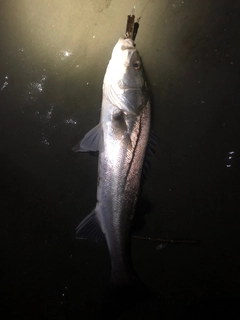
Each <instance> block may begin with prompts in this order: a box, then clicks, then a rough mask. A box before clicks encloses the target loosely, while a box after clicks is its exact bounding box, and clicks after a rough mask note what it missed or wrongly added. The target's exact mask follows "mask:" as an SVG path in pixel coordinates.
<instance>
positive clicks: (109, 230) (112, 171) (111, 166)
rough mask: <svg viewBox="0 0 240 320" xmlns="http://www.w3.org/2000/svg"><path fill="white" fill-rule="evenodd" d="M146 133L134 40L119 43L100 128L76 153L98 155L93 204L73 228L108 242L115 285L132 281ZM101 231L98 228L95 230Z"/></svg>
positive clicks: (146, 107)
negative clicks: (133, 232)
mask: <svg viewBox="0 0 240 320" xmlns="http://www.w3.org/2000/svg"><path fill="white" fill-rule="evenodd" d="M149 131H150V101H149V94H148V88H147V84H146V79H145V75H144V71H143V68H142V62H141V58H140V56H139V53H138V52H137V50H136V48H135V47H134V44H133V41H132V40H130V39H122V38H120V39H119V41H118V42H117V44H116V45H115V47H114V49H113V53H112V58H111V60H110V62H109V64H108V67H107V70H106V74H105V77H104V82H103V99H102V107H101V118H100V123H99V124H98V125H97V126H96V127H95V128H93V129H92V130H91V131H89V132H88V133H87V134H86V135H85V137H84V138H83V140H82V141H80V142H79V143H78V144H77V145H76V146H75V147H74V148H73V150H74V151H80V152H86V151H97V150H98V151H99V161H98V188H97V204H96V207H95V209H94V210H93V212H92V213H91V214H90V215H88V216H87V217H86V218H85V219H84V220H83V221H82V222H81V223H80V225H79V226H78V227H77V238H90V239H94V240H96V241H98V240H100V238H101V236H102V234H104V236H105V239H106V241H107V245H108V249H109V253H110V257H111V264H112V273H111V281H112V282H113V283H115V284H120V285H124V284H128V283H131V282H132V281H133V280H134V278H135V272H134V270H133V267H132V261H131V225H132V219H133V216H134V211H135V206H136V201H137V197H138V193H139V186H140V180H141V173H142V167H143V161H144V156H145V152H146V147H147V143H148V139H149ZM99 227H100V228H99Z"/></svg>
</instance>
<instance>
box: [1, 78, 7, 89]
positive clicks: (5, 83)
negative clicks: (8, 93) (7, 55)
mask: <svg viewBox="0 0 240 320" xmlns="http://www.w3.org/2000/svg"><path fill="white" fill-rule="evenodd" d="M7 85H8V76H5V81H4V83H3V86H2V87H1V90H3V89H4V88H6V86H7Z"/></svg>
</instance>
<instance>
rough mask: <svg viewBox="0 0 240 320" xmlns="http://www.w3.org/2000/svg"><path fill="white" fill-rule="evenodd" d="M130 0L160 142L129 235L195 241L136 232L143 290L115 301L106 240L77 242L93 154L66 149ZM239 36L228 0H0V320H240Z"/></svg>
mask: <svg viewBox="0 0 240 320" xmlns="http://www.w3.org/2000/svg"><path fill="white" fill-rule="evenodd" d="M146 4H147V6H146V7H145V5H146ZM133 5H136V6H137V7H136V17H138V16H139V15H140V14H141V12H142V10H143V9H144V7H145V9H144V10H143V12H142V18H141V21H140V28H139V33H138V35H137V40H136V44H137V48H138V50H139V52H140V54H141V56H142V58H143V63H144V66H145V70H146V74H147V77H148V81H149V85H150V87H151V91H152V96H153V99H152V100H153V101H152V102H153V121H152V122H153V123H152V126H153V130H154V132H155V134H156V135H157V136H158V138H159V141H158V144H157V146H156V155H155V157H153V158H152V161H151V162H152V168H151V172H150V176H149V178H148V180H147V181H146V183H145V185H144V195H145V196H146V197H147V199H148V200H149V201H150V203H151V213H149V214H148V215H147V216H146V225H145V226H144V228H143V229H142V230H140V231H139V234H141V235H145V236H150V237H160V238H165V239H193V240H199V241H200V244H198V245H190V244H178V245H170V244H169V245H168V246H166V247H165V248H163V249H162V250H156V246H157V243H156V244H152V243H149V242H144V241H141V240H133V242H132V244H133V246H132V254H133V262H134V266H135V269H136V270H137V272H138V274H139V275H140V277H141V279H142V280H143V281H144V283H145V284H146V285H147V286H148V287H149V289H150V290H151V291H152V292H153V296H152V298H151V299H148V300H144V299H143V301H141V303H132V304H129V305H127V306H125V304H124V302H123V301H121V303H119V304H118V303H117V302H116V301H114V302H113V300H114V297H112V299H113V300H111V299H110V298H109V297H108V298H106V290H107V289H106V288H107V285H108V279H109V275H110V261H109V257H108V253H107V249H106V248H105V247H99V246H97V245H95V244H92V243H88V242H84V241H76V240H75V238H74V236H75V231H74V230H75V227H76V225H77V224H78V223H79V222H80V221H81V220H82V219H83V218H84V217H85V216H86V215H87V214H88V213H90V212H91V210H92V209H93V208H94V206H95V201H96V179H97V158H94V157H91V156H89V155H88V154H74V153H73V152H72V151H71V148H72V146H73V145H74V144H76V143H77V142H78V141H79V140H80V138H81V137H82V136H83V135H84V134H85V133H86V132H87V131H88V130H89V129H91V128H92V127H93V126H94V125H96V124H97V123H98V120H99V112H100V106H101V86H102V79H103V76H104V73H105V69H106V66H107V63H108V60H109V59H110V55H111V51H112V48H113V46H114V44H115V43H116V42H117V40H118V38H119V37H120V36H123V35H124V31H125V23H126V16H127V14H129V13H130V12H131V9H132V7H133ZM239 39H240V5H239V2H238V1H229V0H222V1H214V0H213V1H211V0H206V1H201V0H192V1H190V0H184V1H178V0H177V1H176V0H173V1H167V0H165V1H161V2H160V1H149V2H147V1H138V2H137V3H135V2H131V1H110V0H109V1H76V0H75V1H74V0H72V1H70V0H68V1H30V0H19V1H13V0H9V1H0V40H1V42H0V88H1V90H0V186H1V190H0V191H1V210H0V212H1V224H0V234H1V242H0V244H1V274H0V277H1V278H0V281H1V283H0V293H1V298H0V299H1V303H2V312H3V311H6V312H7V313H6V315H7V316H5V319H8V318H12V317H15V318H16V319H78V318H79V319H100V318H101V317H102V318H103V319H107V317H108V316H109V315H110V316H109V318H110V319H114V318H118V319H205V318H206V316H207V315H208V316H210V317H212V319H238V318H239V312H238V314H237V316H236V317H235V316H234V312H235V311H239V308H238V305H239V302H240V299H239V298H240V297H239V294H240V290H239V285H240V272H239V271H240V258H239V250H240V243H239V231H240V230H239V229H240V194H239V193H240V183H239V160H240V156H239V154H240V153H239V152H240V144H239V143H240V141H239V140H240V139H239V138H240V134H239V122H240V81H239V77H240V65H239V64H240V63H239V57H240V41H239ZM67 52H68V53H67ZM149 208H150V207H149ZM149 208H148V209H149ZM115 307H116V308H115Z"/></svg>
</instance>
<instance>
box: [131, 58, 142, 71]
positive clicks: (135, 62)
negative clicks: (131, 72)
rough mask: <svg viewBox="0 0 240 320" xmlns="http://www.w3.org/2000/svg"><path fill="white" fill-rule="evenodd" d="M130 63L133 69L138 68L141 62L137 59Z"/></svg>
mask: <svg viewBox="0 0 240 320" xmlns="http://www.w3.org/2000/svg"><path fill="white" fill-rule="evenodd" d="M132 65H133V68H134V69H135V70H139V69H140V68H141V63H140V61H138V60H137V61H134V62H133V64H132Z"/></svg>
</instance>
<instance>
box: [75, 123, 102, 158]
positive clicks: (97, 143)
mask: <svg viewBox="0 0 240 320" xmlns="http://www.w3.org/2000/svg"><path fill="white" fill-rule="evenodd" d="M72 150H73V151H74V152H89V151H93V152H96V151H100V152H101V151H103V130H102V125H101V124H100V123H99V124H98V125H97V126H96V127H94V128H93V129H91V130H90V131H89V132H88V133H87V134H86V135H85V136H84V138H83V139H82V140H81V141H79V142H78V143H77V144H76V145H75V146H74V147H73V148H72Z"/></svg>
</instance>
